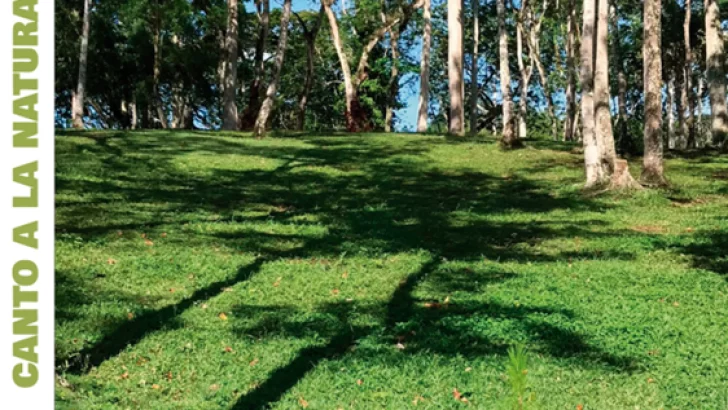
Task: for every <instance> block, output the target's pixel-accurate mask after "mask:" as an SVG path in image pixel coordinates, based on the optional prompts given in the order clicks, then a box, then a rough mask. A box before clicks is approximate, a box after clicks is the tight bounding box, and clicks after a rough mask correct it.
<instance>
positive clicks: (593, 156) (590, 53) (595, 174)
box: [581, 0, 604, 188]
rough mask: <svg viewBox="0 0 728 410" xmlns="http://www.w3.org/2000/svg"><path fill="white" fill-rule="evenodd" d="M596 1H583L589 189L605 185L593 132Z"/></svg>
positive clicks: (584, 115)
mask: <svg viewBox="0 0 728 410" xmlns="http://www.w3.org/2000/svg"><path fill="white" fill-rule="evenodd" d="M595 3H596V0H584V24H583V29H582V38H581V88H582V92H581V117H582V119H581V122H582V139H583V143H584V169H585V171H586V185H585V187H586V188H591V187H594V186H597V185H599V184H601V183H602V182H603V181H604V174H603V172H602V149H601V144H600V143H599V141H598V139H597V133H596V131H595V130H594V126H595V122H594V44H595V42H594V40H595V38H594V36H595V30H594V29H595V24H596V13H595V10H594V9H595V6H596V4H595Z"/></svg>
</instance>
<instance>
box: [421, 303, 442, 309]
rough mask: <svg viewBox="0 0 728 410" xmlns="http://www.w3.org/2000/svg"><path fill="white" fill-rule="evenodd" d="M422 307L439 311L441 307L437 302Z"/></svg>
mask: <svg viewBox="0 0 728 410" xmlns="http://www.w3.org/2000/svg"><path fill="white" fill-rule="evenodd" d="M424 306H425V307H426V308H428V309H440V307H441V306H442V305H440V303H439V302H426V303H425V304H424Z"/></svg>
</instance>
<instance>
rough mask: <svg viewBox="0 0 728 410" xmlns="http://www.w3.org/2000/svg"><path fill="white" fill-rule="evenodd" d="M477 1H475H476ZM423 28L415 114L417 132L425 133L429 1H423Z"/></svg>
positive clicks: (429, 28) (428, 81)
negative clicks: (417, 102)
mask: <svg viewBox="0 0 728 410" xmlns="http://www.w3.org/2000/svg"><path fill="white" fill-rule="evenodd" d="M476 1H477V0H476ZM422 18H423V20H424V28H423V31H422V59H421V61H420V101H419V105H418V114H417V132H427V112H428V106H429V101H430V37H431V35H432V22H431V21H430V0H425V3H424V10H423V12H422Z"/></svg>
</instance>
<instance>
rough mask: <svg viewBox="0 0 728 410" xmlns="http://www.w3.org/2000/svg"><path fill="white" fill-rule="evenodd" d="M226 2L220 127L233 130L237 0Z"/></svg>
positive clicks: (236, 62) (234, 115)
mask: <svg viewBox="0 0 728 410" xmlns="http://www.w3.org/2000/svg"><path fill="white" fill-rule="evenodd" d="M227 2H228V17H227V31H226V33H225V66H224V67H225V68H224V70H223V73H224V75H223V114H222V115H223V117H222V128H223V129H224V130H228V131H234V130H236V129H237V128H238V104H237V102H236V98H235V96H236V90H237V88H238V0H227Z"/></svg>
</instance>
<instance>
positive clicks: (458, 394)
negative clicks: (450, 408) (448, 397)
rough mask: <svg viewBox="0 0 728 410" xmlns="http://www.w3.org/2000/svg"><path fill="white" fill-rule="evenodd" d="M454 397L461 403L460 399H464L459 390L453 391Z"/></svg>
mask: <svg viewBox="0 0 728 410" xmlns="http://www.w3.org/2000/svg"><path fill="white" fill-rule="evenodd" d="M452 397H453V398H455V400H457V401H460V399H461V398H462V397H463V395H462V393H460V392H459V391H458V389H457V388H454V389H452Z"/></svg>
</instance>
